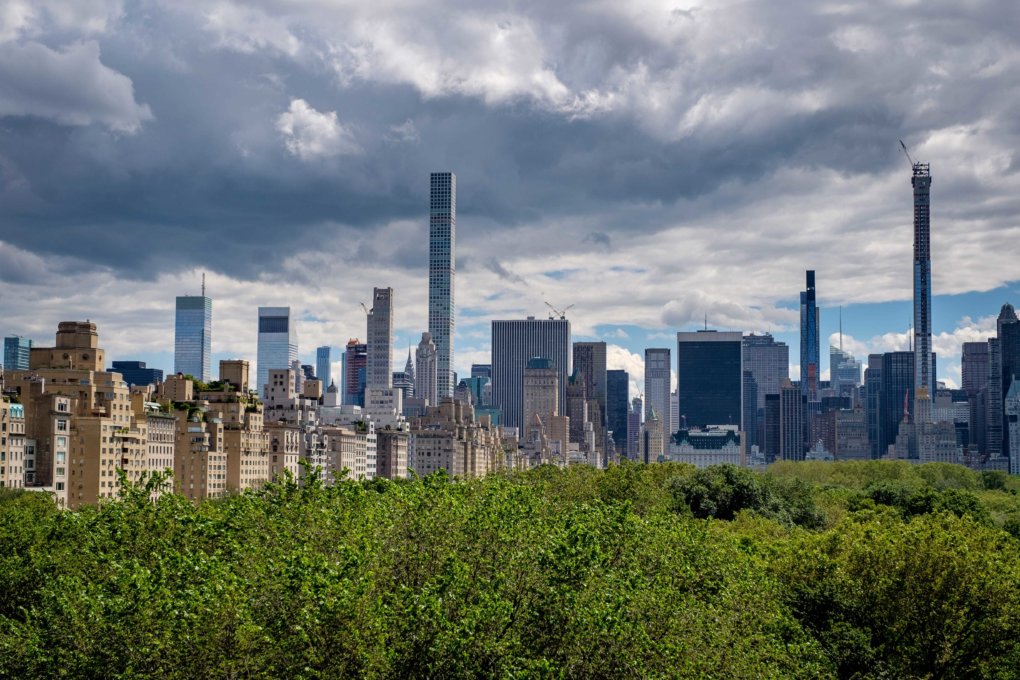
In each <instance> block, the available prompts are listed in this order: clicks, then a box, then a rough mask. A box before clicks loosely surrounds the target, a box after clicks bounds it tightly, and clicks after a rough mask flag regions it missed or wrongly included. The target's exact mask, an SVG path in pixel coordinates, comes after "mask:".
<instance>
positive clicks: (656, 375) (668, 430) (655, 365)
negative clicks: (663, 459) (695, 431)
mask: <svg viewBox="0 0 1020 680" xmlns="http://www.w3.org/2000/svg"><path fill="white" fill-rule="evenodd" d="M672 367H673V361H672V358H671V356H670V351H669V348H668V347H649V348H647V349H645V402H644V403H645V420H646V421H647V420H648V416H650V415H651V413H652V411H654V412H655V414H656V416H657V417H658V419H659V425H660V426H661V427H662V432H663V434H664V435H665V439H664V440H663V441H664V442H665V441H668V439H669V436H670V435H672V434H673V433H674V432H675V430H674V429H673V423H672V422H671V421H670V408H669V395H670V392H672V387H673V385H672V382H673V380H672V377H673V376H672ZM659 445H660V444H659V443H656V444H655V446H656V447H658V446H659ZM653 453H654V454H655V457H657V456H658V455H660V454H663V455H664V454H665V453H666V452H665V451H660V450H658V448H656V449H655V450H654V451H653Z"/></svg>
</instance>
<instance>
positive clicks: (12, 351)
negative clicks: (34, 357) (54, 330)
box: [3, 335, 32, 371]
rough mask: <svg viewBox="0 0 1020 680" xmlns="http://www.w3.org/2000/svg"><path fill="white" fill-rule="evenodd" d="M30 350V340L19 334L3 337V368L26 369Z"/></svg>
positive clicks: (9, 369)
mask: <svg viewBox="0 0 1020 680" xmlns="http://www.w3.org/2000/svg"><path fill="white" fill-rule="evenodd" d="M31 352H32V341H31V340H29V339H28V338H23V337H21V336H20V335H10V336H8V337H6V338H4V363H3V366H4V369H6V370H8V371H27V370H28V356H29V354H31Z"/></svg>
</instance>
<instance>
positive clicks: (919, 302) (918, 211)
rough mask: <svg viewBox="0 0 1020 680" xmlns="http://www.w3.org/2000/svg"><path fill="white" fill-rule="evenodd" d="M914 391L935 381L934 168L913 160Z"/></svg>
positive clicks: (930, 389) (929, 391) (918, 391)
mask: <svg viewBox="0 0 1020 680" xmlns="http://www.w3.org/2000/svg"><path fill="white" fill-rule="evenodd" d="M910 183H911V185H912V186H913V187H914V394H920V391H921V389H922V388H923V389H925V390H926V391H927V392H928V393H929V394H930V393H931V391H932V388H933V387H934V385H932V384H931V381H932V372H933V371H932V357H931V214H930V187H931V171H930V166H929V164H928V163H914V164H913V175H912V176H911V178H910Z"/></svg>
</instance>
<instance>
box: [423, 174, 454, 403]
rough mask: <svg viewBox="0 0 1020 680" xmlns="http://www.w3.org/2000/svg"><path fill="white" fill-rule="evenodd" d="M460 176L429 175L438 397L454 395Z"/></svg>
mask: <svg viewBox="0 0 1020 680" xmlns="http://www.w3.org/2000/svg"><path fill="white" fill-rule="evenodd" d="M456 238H457V176H456V175H454V174H453V173H452V172H433V173H432V174H431V176H430V177H429V334H430V335H431V336H432V341H433V342H434V343H435V344H436V376H437V383H436V387H437V393H438V397H439V398H440V399H442V398H443V397H449V396H452V395H453V388H454V385H453V332H454V325H455V323H454V313H455V311H456V305H455V302H454V279H455V275H456V270H457V268H456V262H457V249H456V246H457V243H456Z"/></svg>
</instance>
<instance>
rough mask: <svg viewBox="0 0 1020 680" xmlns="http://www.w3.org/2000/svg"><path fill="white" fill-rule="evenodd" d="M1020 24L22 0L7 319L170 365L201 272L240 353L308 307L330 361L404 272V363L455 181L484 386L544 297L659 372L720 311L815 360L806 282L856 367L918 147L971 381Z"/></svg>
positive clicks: (1002, 286)
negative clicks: (518, 324)
mask: <svg viewBox="0 0 1020 680" xmlns="http://www.w3.org/2000/svg"><path fill="white" fill-rule="evenodd" d="M1018 36H1020V4H1018V3H1016V2H1015V0H970V1H968V2H960V0H926V1H925V2H923V3H922V2H920V1H919V0H918V1H913V0H885V1H879V0H876V1H873V2H866V3H865V2H857V3H851V2H842V1H832V2H827V1H825V0H803V1H801V0H785V1H784V2H774V1H772V0H743V1H741V2H730V1H727V0H715V1H707V0H706V1H705V2H700V3H699V2H697V1H695V2H688V1H687V0H678V1H665V2H663V1H657V0H630V1H628V2H619V1H618V0H614V1H612V2H610V1H608V0H605V1H603V0H590V1H588V2H574V1H572V0H559V1H558V2H547V1H544V0H543V1H537V0H536V1H531V0H517V1H515V2H507V3H491V2H482V1H479V0H428V1H425V0H375V1H374V2H363V1H361V0H358V1H354V0H288V1H285V0H249V1H247V2H244V3H242V2H230V1H224V0H209V1H199V0H196V1H194V2H190V1H182V0H173V1H170V0H139V1H137V2H124V1H121V0H2V1H0V333H2V334H5V335H6V334H21V335H27V336H30V337H32V338H34V339H35V340H36V341H37V342H41V343H44V344H45V343H49V342H52V338H53V333H54V331H55V327H56V323H57V322H58V321H60V320H67V319H84V318H89V319H91V320H93V321H96V322H97V323H98V324H100V333H101V340H102V344H103V346H105V347H106V349H107V352H108V355H109V356H110V358H112V359H143V360H147V361H148V362H149V363H150V365H155V366H157V367H162V368H166V369H170V368H172V364H173V361H172V347H173V304H174V296H175V295H178V294H185V293H192V294H194V293H197V292H198V289H199V285H200V284H199V281H200V276H201V272H206V273H207V279H208V289H209V291H210V295H211V296H212V297H213V298H214V322H213V324H214V331H213V338H214V339H213V350H214V355H215V358H220V357H226V356H241V357H247V358H251V359H254V356H255V340H256V325H255V318H256V308H257V306H258V305H290V306H291V307H293V308H294V309H295V310H296V312H297V313H298V315H299V317H300V319H301V321H300V325H299V334H300V343H301V353H302V358H303V359H305V360H306V361H308V363H312V362H311V359H312V357H313V355H314V348H315V347H316V346H317V345H322V344H330V345H333V346H335V347H339V346H341V345H343V344H345V343H346V341H347V339H348V338H350V337H361V338H364V335H365V330H364V316H363V314H362V312H361V309H360V306H359V302H360V301H362V300H368V299H369V298H370V295H371V288H372V286H393V287H394V288H395V289H396V302H397V340H396V341H397V347H398V349H397V351H396V353H395V355H396V358H397V361H398V363H399V364H400V365H402V364H403V359H404V358H405V356H406V354H405V351H406V350H404V349H401V348H404V347H406V346H407V344H408V343H410V342H412V341H415V342H416V341H417V338H418V337H419V336H420V333H421V330H422V329H423V327H424V326H425V324H426V298H427V290H426V286H427V280H426V268H427V260H426V258H427V200H428V199H427V189H428V173H429V172H430V171H434V170H451V171H453V172H455V173H456V174H457V176H458V190H459V191H458V234H457V236H458V243H457V250H458V261H457V268H458V280H457V298H458V300H457V302H458V306H459V315H458V319H457V324H458V326H457V341H456V342H457V357H456V359H457V362H456V363H457V368H458V369H459V370H460V371H461V372H462V373H464V372H466V371H467V369H468V367H469V366H470V364H471V362H472V361H486V360H487V357H488V348H489V326H488V321H489V319H492V318H520V317H523V316H525V315H528V314H534V315H542V314H544V313H545V311H546V307H545V305H544V301H546V300H548V301H549V302H551V303H552V304H553V305H555V306H557V307H565V306H567V305H574V306H573V308H572V309H571V310H570V312H569V318H570V319H571V321H572V324H573V331H574V337H575V339H593V338H601V339H605V340H606V341H608V342H610V343H611V344H612V348H611V350H610V360H611V363H612V364H613V366H614V367H618V368H627V369H629V370H631V371H632V374H633V375H634V377H635V378H636V380H637V379H640V373H641V370H642V361H641V356H640V355H641V353H642V351H643V349H644V348H645V347H648V346H667V347H670V346H673V347H675V339H674V336H673V333H674V332H675V331H677V330H684V329H691V328H695V327H698V326H700V325H701V324H703V323H704V319H705V317H706V315H707V317H708V323H709V325H710V326H712V327H716V328H721V329H740V330H744V331H752V330H754V331H768V330H771V331H773V332H774V333H775V334H776V335H777V336H779V337H780V338H781V339H784V340H787V341H788V342H789V344H790V346H791V358H793V359H794V361H796V360H797V359H796V357H797V356H798V355H797V337H796V332H795V331H796V325H797V318H798V313H797V311H796V305H797V294H798V291H799V290H800V289H801V288H802V287H803V281H804V270H805V269H816V270H817V271H818V293H819V301H820V305H821V306H822V307H823V312H822V321H823V328H822V330H823V337H828V336H829V335H830V334H832V333H835V332H836V330H837V325H838V321H837V318H838V311H837V310H838V308H839V307H840V306H842V308H843V326H844V330H845V336H844V344H845V346H846V347H848V348H850V349H851V350H853V351H854V352H855V353H856V354H857V355H858V356H860V357H862V358H863V357H864V356H865V355H866V354H867V353H868V352H871V351H885V350H889V349H901V348H905V346H906V331H907V325H908V323H909V319H910V315H911V311H910V310H911V308H910V302H909V301H910V296H911V219H912V216H911V209H912V206H911V202H912V196H911V188H910V177H909V175H910V173H909V168H908V164H907V160H906V159H905V157H904V156H903V154H902V152H901V150H900V149H899V145H898V143H897V140H898V139H900V138H902V139H903V140H905V141H906V143H907V144H908V146H909V147H910V149H911V152H912V154H913V155H914V156H915V157H917V158H919V159H922V160H924V161H927V162H930V163H931V164H932V175H933V177H934V180H933V186H932V205H933V207H932V215H933V217H932V232H933V259H934V265H933V268H934V289H935V293H936V299H935V309H934V326H935V332H936V335H937V337H936V339H935V349H936V350H937V351H938V353H939V373H940V377H942V378H945V379H946V380H947V381H948V382H950V383H958V382H959V344H960V342H962V341H964V340H977V339H981V338H983V337H985V336H986V335H987V334H988V331H989V329H990V328H991V329H993V328H994V323H993V322H992V321H991V319H992V318H993V317H994V315H995V314H996V313H997V311H998V308H999V306H1000V305H1001V304H1002V303H1003V302H1006V301H1008V300H1010V299H1011V298H1015V297H1016V295H1015V288H1016V286H1015V283H1014V282H1015V281H1016V280H1017V279H1020V273H1018V271H1017V261H1018V256H1020V228H1018V218H1017V215H1018V213H1020V175H1018V173H1017V164H1016V161H1015V159H1014V156H1015V149H1016V148H1017V143H1018V140H1020V118H1018V117H1017V115H1016V112H1017V110H1018V109H1020V45H1018ZM1013 301H1014V302H1016V301H1017V300H1015V299H1014V300H1013ZM823 352H824V350H823ZM826 364H827V361H825V362H823V369H824V368H826ZM792 373H793V377H796V375H797V371H796V368H794V370H793V371H792ZM823 375H824V373H823ZM635 384H636V381H635Z"/></svg>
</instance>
